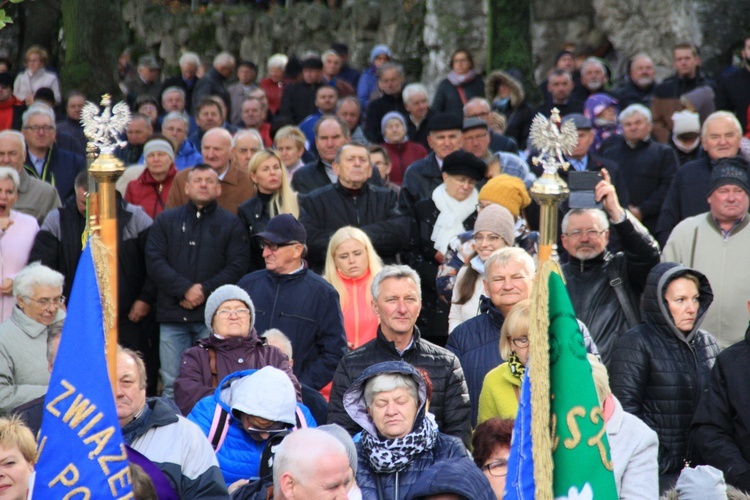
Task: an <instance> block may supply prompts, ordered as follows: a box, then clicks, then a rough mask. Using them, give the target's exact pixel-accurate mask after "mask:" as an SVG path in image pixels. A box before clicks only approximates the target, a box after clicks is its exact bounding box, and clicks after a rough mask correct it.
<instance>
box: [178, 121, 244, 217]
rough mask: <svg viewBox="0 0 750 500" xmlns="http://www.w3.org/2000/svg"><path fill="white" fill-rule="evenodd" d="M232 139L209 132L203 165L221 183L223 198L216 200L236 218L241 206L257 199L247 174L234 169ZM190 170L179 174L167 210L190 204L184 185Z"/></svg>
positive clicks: (218, 131) (219, 132) (222, 131)
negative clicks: (215, 175) (205, 165)
mask: <svg viewBox="0 0 750 500" xmlns="http://www.w3.org/2000/svg"><path fill="white" fill-rule="evenodd" d="M231 152H232V135H231V134H230V133H229V132H227V131H226V130H225V129H223V128H218V127H217V128H212V129H211V130H208V131H207V132H206V133H205V134H204V135H203V139H202V140H201V154H202V155H203V161H204V162H205V163H206V164H208V165H210V166H211V168H212V169H213V170H214V172H216V174H217V175H218V176H219V180H220V181H221V194H220V195H219V197H218V198H217V202H218V203H219V206H220V207H221V208H223V209H225V210H229V211H230V212H232V213H233V214H235V215H236V214H237V208H238V207H239V206H240V204H241V203H242V202H244V201H245V200H248V199H250V198H252V197H253V196H255V187H254V186H253V183H252V182H251V181H250V177H249V176H248V175H247V173H246V172H243V171H241V170H240V169H239V168H238V167H236V166H234V165H232V162H231V161H230V160H231ZM190 170H191V169H186V170H182V171H180V172H179V173H178V174H177V175H176V176H175V178H174V184H173V186H172V189H171V190H170V191H169V198H168V199H167V208H174V207H179V206H180V205H184V204H185V203H187V201H188V196H187V194H185V183H186V182H187V177H188V173H189V172H190Z"/></svg>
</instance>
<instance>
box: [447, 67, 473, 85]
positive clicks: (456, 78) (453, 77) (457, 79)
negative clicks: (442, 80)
mask: <svg viewBox="0 0 750 500" xmlns="http://www.w3.org/2000/svg"><path fill="white" fill-rule="evenodd" d="M476 76H477V74H476V73H475V72H474V70H473V69H470V70H469V71H468V72H467V73H464V74H463V75H459V74H458V73H456V72H455V71H453V70H450V71H449V72H448V81H449V82H451V84H452V85H455V86H456V87H459V86H461V85H466V84H467V83H469V82H470V81H472V80H473V79H474V78H475V77H476Z"/></svg>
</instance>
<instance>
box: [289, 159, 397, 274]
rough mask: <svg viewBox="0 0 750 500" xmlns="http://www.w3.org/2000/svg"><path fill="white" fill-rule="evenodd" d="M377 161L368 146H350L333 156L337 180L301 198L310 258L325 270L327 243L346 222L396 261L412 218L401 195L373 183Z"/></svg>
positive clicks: (315, 266) (381, 253)
mask: <svg viewBox="0 0 750 500" xmlns="http://www.w3.org/2000/svg"><path fill="white" fill-rule="evenodd" d="M372 170H373V168H372V164H371V163H370V154H369V153H368V152H367V148H366V147H365V146H362V145H360V144H345V145H344V146H342V147H341V149H339V151H338V153H337V154H336V158H335V159H334V160H333V172H334V173H335V174H336V175H338V181H337V182H336V184H330V185H328V186H326V187H324V188H321V189H318V190H316V191H314V192H312V193H310V194H309V195H308V196H306V197H305V198H304V199H303V200H302V213H301V214H300V222H301V223H302V224H303V225H304V226H305V229H306V230H307V246H308V262H309V263H310V267H311V268H312V269H313V270H315V271H318V272H320V271H322V269H323V265H324V264H325V259H326V251H327V249H328V241H329V240H330V239H331V236H332V235H333V233H335V232H336V230H338V229H339V228H341V227H344V226H355V227H358V228H360V229H361V230H363V231H364V232H365V233H366V234H367V236H369V237H370V240H371V241H372V244H373V246H374V247H375V250H376V251H377V253H378V255H379V256H380V257H381V258H382V259H383V260H384V261H386V262H395V260H396V254H398V252H399V251H400V250H401V247H402V244H403V242H404V234H406V232H407V231H408V230H409V220H408V218H407V217H406V216H404V215H402V214H401V212H399V210H398V199H397V196H396V193H395V192H393V191H391V190H390V189H386V188H381V187H376V186H372V185H370V184H369V183H368V182H367V181H368V180H369V179H370V177H371V176H372Z"/></svg>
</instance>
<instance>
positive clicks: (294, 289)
mask: <svg viewBox="0 0 750 500" xmlns="http://www.w3.org/2000/svg"><path fill="white" fill-rule="evenodd" d="M237 285H238V286H239V287H240V288H242V289H244V290H245V291H246V292H247V293H248V294H250V297H252V299H253V304H254V305H255V315H256V319H255V328H256V329H257V330H258V332H260V333H261V335H263V332H265V331H266V330H268V329H269V328H278V329H279V330H281V331H282V332H284V334H285V335H286V336H287V337H289V340H290V341H291V342H292V349H293V350H294V374H295V375H296V376H297V379H298V380H299V381H300V383H301V384H307V385H309V386H310V387H312V388H314V389H317V390H320V389H321V388H323V387H324V386H325V385H326V384H328V382H330V381H331V379H332V378H333V372H334V371H335V370H336V366H337V365H338V364H339V361H340V360H341V358H342V357H343V356H344V353H345V352H346V351H347V344H346V334H345V333H344V319H343V316H342V315H341V306H340V305H339V304H340V303H339V294H338V292H336V290H335V289H334V288H333V287H332V286H331V284H330V283H328V282H327V281H325V280H324V279H323V278H321V277H320V276H318V275H316V274H315V273H313V272H312V271H308V269H307V266H305V268H304V269H302V270H301V271H298V272H295V273H292V274H276V273H273V272H271V271H267V270H265V269H263V270H260V271H255V272H253V273H250V274H248V275H246V276H245V277H243V278H242V279H241V280H240V281H239V283H237Z"/></svg>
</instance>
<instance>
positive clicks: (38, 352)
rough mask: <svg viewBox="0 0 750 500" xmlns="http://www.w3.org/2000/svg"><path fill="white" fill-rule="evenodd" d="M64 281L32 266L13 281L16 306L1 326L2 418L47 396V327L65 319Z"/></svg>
mask: <svg viewBox="0 0 750 500" xmlns="http://www.w3.org/2000/svg"><path fill="white" fill-rule="evenodd" d="M63 279H64V278H63V275H62V274H60V273H58V272H57V271H53V270H52V269H50V268H48V267H46V266H43V265H41V264H40V263H38V262H35V263H33V264H29V265H28V266H26V267H25V268H23V269H22V270H21V271H20V272H19V273H18V274H17V275H16V277H15V279H14V280H13V297H14V298H15V299H16V306H15V307H14V308H13V313H12V314H11V316H10V318H9V319H8V320H6V321H5V322H3V323H2V324H0V413H2V414H5V413H8V412H9V411H10V410H12V409H13V408H15V407H17V406H20V405H22V404H24V403H28V402H29V401H31V400H33V399H35V398H38V397H40V396H44V394H45V393H46V392H47V386H48V385H49V373H50V372H49V369H48V367H47V355H46V353H47V327H48V326H49V325H51V324H52V323H54V322H55V321H60V320H62V319H64V318H65V311H64V310H63V305H64V304H65V297H63V295H62V292H63Z"/></svg>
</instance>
